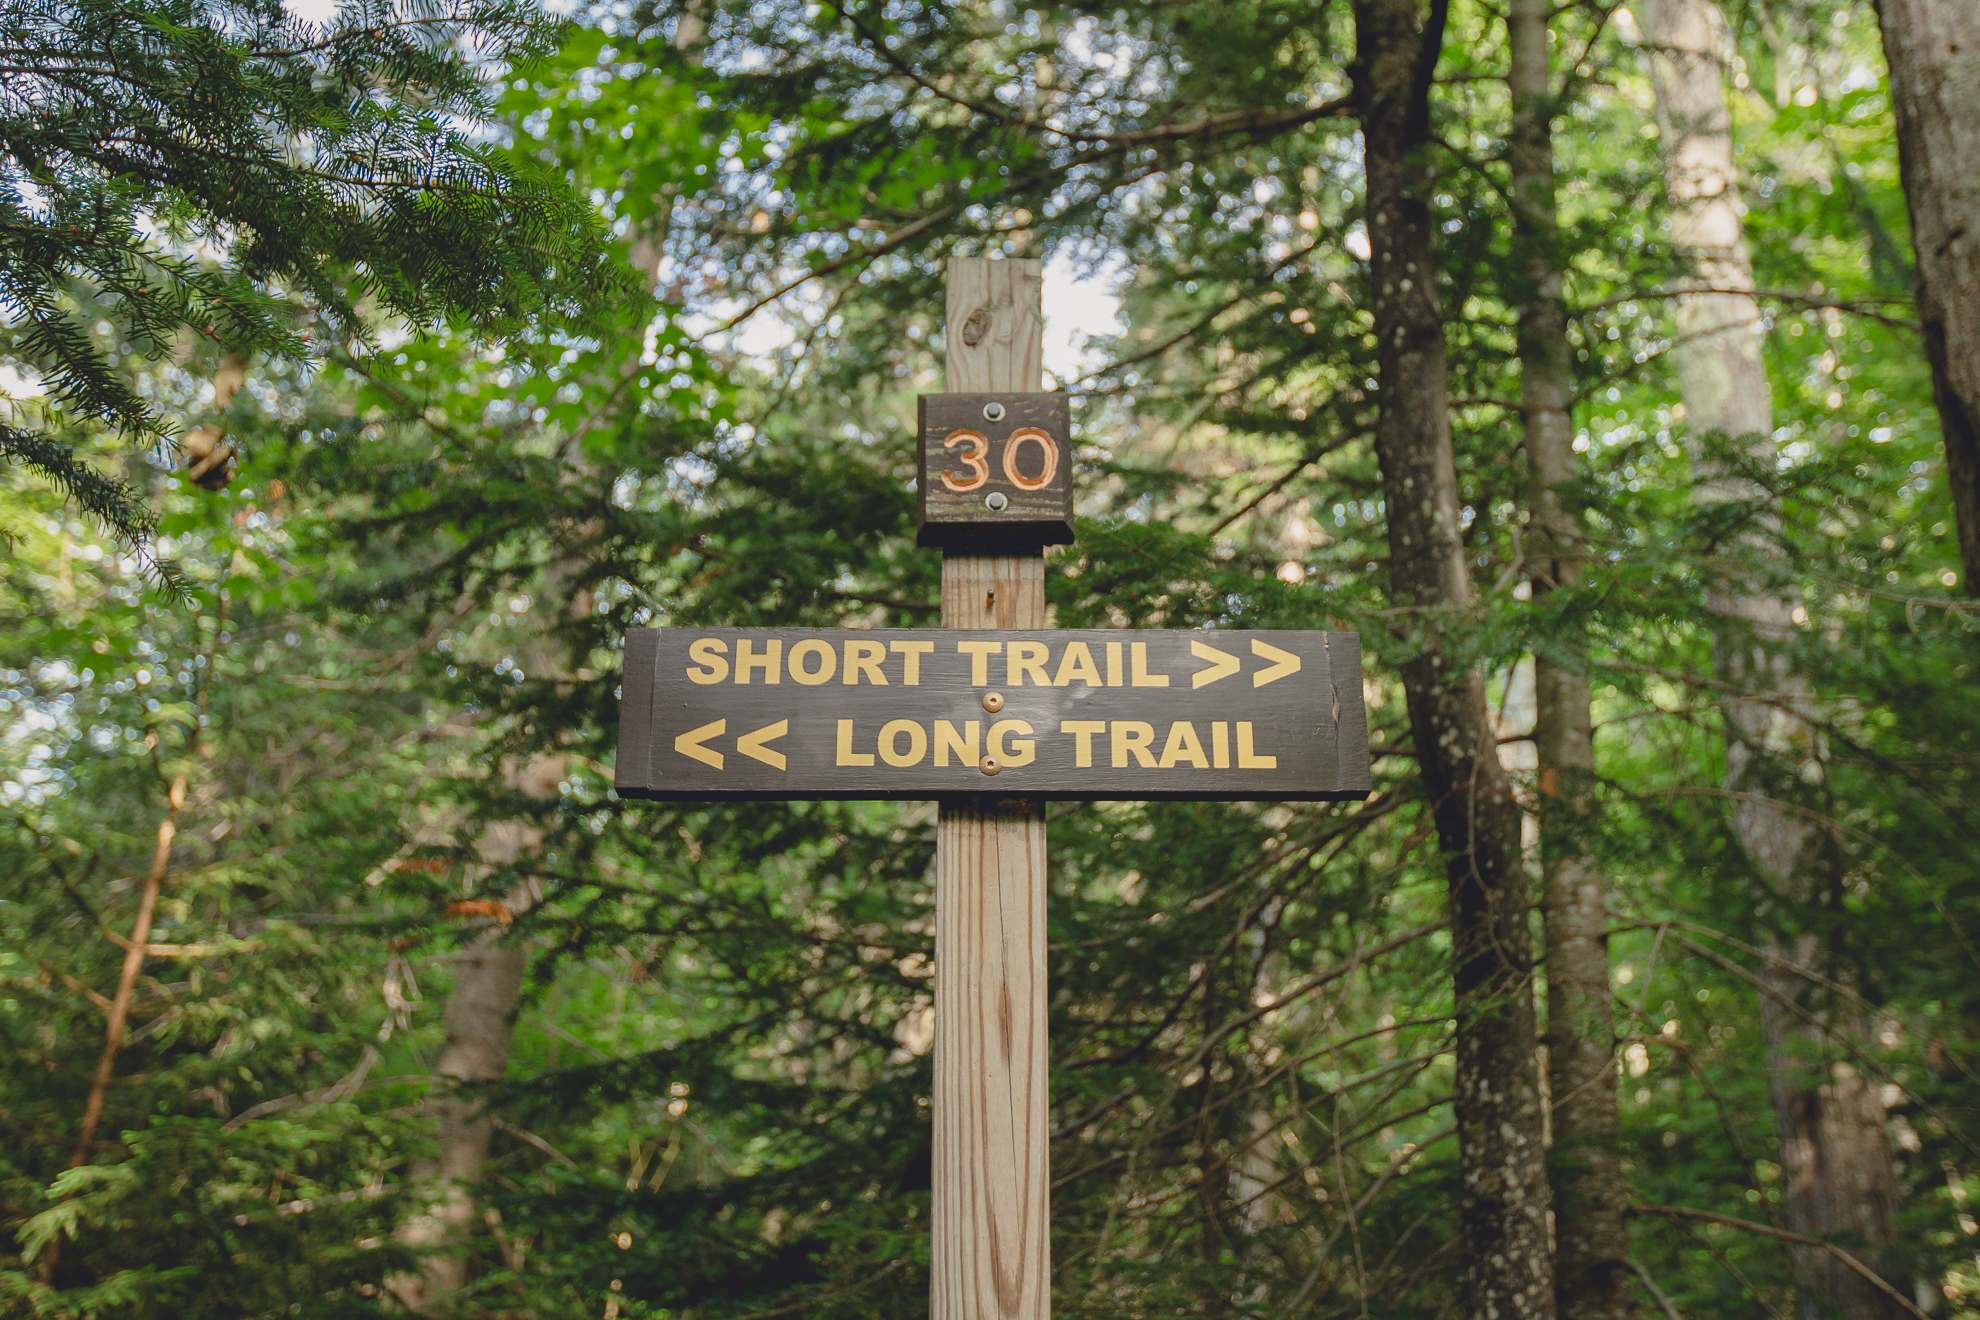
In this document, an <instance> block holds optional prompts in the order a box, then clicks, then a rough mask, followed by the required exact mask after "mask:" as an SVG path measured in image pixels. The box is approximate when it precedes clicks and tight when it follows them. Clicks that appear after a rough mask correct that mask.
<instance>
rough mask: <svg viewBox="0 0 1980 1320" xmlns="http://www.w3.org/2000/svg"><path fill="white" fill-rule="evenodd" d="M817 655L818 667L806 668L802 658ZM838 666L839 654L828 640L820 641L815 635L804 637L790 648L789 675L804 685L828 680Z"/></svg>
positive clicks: (809, 685) (814, 685)
mask: <svg viewBox="0 0 1980 1320" xmlns="http://www.w3.org/2000/svg"><path fill="white" fill-rule="evenodd" d="M811 655H815V656H817V657H818V668H816V669H806V668H805V667H804V658H805V657H806V656H811ZM838 667H839V656H838V653H837V652H836V651H834V650H833V649H832V644H831V643H830V642H821V641H819V640H818V639H817V638H816V637H809V638H806V639H805V640H804V641H802V642H799V643H798V644H797V645H796V646H793V647H792V648H791V677H792V678H793V679H796V680H797V681H798V682H800V683H802V684H804V685H805V686H806V687H817V686H818V685H819V684H820V683H823V682H826V681H827V680H829V679H830V678H831V677H832V675H833V673H834V672H835V671H836V670H837V669H838Z"/></svg>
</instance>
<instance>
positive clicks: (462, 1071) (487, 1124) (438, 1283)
mask: <svg viewBox="0 0 1980 1320" xmlns="http://www.w3.org/2000/svg"><path fill="white" fill-rule="evenodd" d="M566 765H567V761H566V758H564V757H561V756H546V757H538V758H537V759H536V760H534V761H532V762H531V763H530V764H529V765H527V766H526V767H524V768H523V769H522V770H521V772H519V773H510V774H507V775H505V776H504V778H505V779H507V780H508V782H509V784H510V786H511V787H513V788H517V789H520V790H521V791H522V792H523V793H525V794H527V795H529V796H530V797H534V798H539V799H540V798H548V797H554V796H555V795H556V792H557V784H558V781H559V780H560V779H562V777H563V774H564V770H565V768H566ZM542 840H543V831H542V830H540V829H537V828H536V827H535V826H532V825H524V824H522V823H520V822H517V821H498V822H496V823H493V824H490V825H487V826H485V827H484V828H483V830H482V833H481V838H480V840H479V841H478V842H477V844H476V846H475V852H476V855H477V857H478V868H477V869H479V870H480V871H481V872H482V873H483V874H488V873H492V872H495V871H498V870H500V869H501V868H503V867H506V866H510V865H513V864H514V863H515V862H516V861H518V860H520V859H521V858H522V857H523V856H524V855H525V854H526V853H528V852H529V851H531V850H532V849H534V848H535V847H536V846H537V845H538V844H539V843H541V842H542ZM531 901H532V895H531V894H530V893H529V891H528V889H527V887H524V886H518V887H516V888H514V889H512V890H511V891H510V892H509V894H508V896H507V897H506V898H505V900H504V906H505V907H506V908H507V909H508V910H509V912H510V913H511V914H514V915H520V914H521V913H523V912H524V911H527V910H528V908H529V906H530V904H531ZM506 926H507V923H506V922H496V921H493V920H491V921H490V923H489V929H488V930H486V931H484V932H483V933H482V934H481V935H480V936H479V937H478V938H477V939H476V940H475V941H474V943H473V944H472V945H470V946H469V948H468V950H467V952H466V953H465V954H464V955H463V957H462V959H461V961H460V962H458V963H456V964H455V965H454V984H453V988H452V989H451V990H450V991H449V992H448V994H447V1017H446V1027H447V1036H446V1041H445V1043H444V1044H442V1046H441V1047H440V1058H439V1060H438V1061H437V1062H435V1064H434V1065H433V1099H432V1100H431V1101H430V1102H429V1104H428V1110H429V1112H430V1113H432V1114H433V1116H434V1120H435V1124H436V1126H437V1127H438V1129H439V1130H438V1133H437V1136H438V1142H439V1149H438V1151H437V1152H436V1154H435V1157H434V1158H433V1159H431V1160H428V1161H422V1162H421V1164H420V1165H419V1167H418V1168H416V1169H415V1170H414V1171H413V1177H414V1180H415V1181H416V1182H419V1183H422V1184H424V1185H425V1186H426V1188H427V1189H428V1193H429V1199H428V1201H427V1206H426V1212H425V1213H424V1214H421V1215H417V1216H415V1217H414V1218H412V1219H410V1220H408V1221H407V1222H406V1224H405V1225H404V1226H403V1227H402V1228H401V1229H400V1230H399V1239H400V1240H401V1241H403V1242H405V1243H407V1244H408V1245H411V1246H414V1247H420V1248H426V1249H431V1250H433V1252H434V1254H432V1255H429V1256H428V1257H427V1258H426V1259H425V1260H424V1261H423V1262H422V1263H421V1266H420V1272H419V1273H418V1274H417V1275H402V1276H399V1277H397V1278H395V1279H392V1280H390V1281H389V1287H390V1288H391V1290H392V1291H393V1292H394V1293H395V1294H397V1296H398V1298H399V1300H400V1301H401V1302H403V1303H404V1304H405V1306H406V1308H407V1309H408V1310H410V1311H414V1312H416V1313H418V1314H420V1315H430V1316H439V1315H452V1314H454V1313H455V1312H456V1311H457V1310H458V1308H459V1298H460V1293H461V1289H462V1288H463V1287H464V1286H465V1285H466V1283H467V1281H468V1271H467V1264H468V1262H467V1257H466V1255H465V1254H464V1253H463V1250H462V1248H463V1247H464V1243H465V1239H466V1237H467V1235H468V1233H469V1232H471V1229H470V1228H469V1224H470V1222H471V1221H472V1219H473V1217H474V1198H473V1196H472V1195H471V1194H470V1193H469V1191H468V1188H467V1184H469V1183H472V1182H473V1181H474V1180H475V1179H476V1178H477V1177H478V1176H480V1173H481V1166H482V1163H483V1162H484V1161H485V1160H486V1159H487V1158H488V1142H489V1138H490V1137H491V1136H492V1135H493V1134H494V1130H495V1124H494V1120H493V1119H491V1118H488V1117H486V1116H484V1115H483V1114H482V1112H481V1104H480V1101H479V1100H477V1099H475V1098H474V1097H473V1096H471V1095H462V1094H460V1093H459V1091H458V1090H457V1089H456V1088H458V1087H459V1086H460V1085H461V1084H462V1083H470V1084H472V1083H486V1082H498V1081H501V1080H502V1078H503V1077H504V1076H506V1075H507V1073H508V1070H509V1048H510V1045H511V1043H512V1036H513V1028H512V1024H511V1022H510V1016H511V1015H512V1014H513V1013H514V1012H515V1010H516V1002H517V1000H518V999H519V998H520V997H521V994H522V982H523V972H524V970H525V969H526V967H527V966H528V956H529V951H528V949H527V948H526V947H525V946H524V945H523V944H521V943H520V942H513V943H504V942H503V941H502V935H503V931H504V929H505V928H506Z"/></svg>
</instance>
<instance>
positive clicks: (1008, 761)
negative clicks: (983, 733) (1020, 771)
mask: <svg viewBox="0 0 1980 1320" xmlns="http://www.w3.org/2000/svg"><path fill="white" fill-rule="evenodd" d="M1030 732H1031V726H1030V725H1029V724H1026V723H1025V722H1024V721H1023V720H998V721H997V722H996V723H995V724H993V725H991V726H990V755H992V756H994V757H996V758H997V759H998V760H999V761H1002V762H1003V763H1004V764H1005V765H1006V766H1020V765H1030V764H1031V763H1032V762H1033V761H1036V760H1037V759H1038V744H1037V743H1035V742H1033V741H1032V740H1031V739H1029V738H1019V739H1017V740H1016V741H1015V742H1013V743H1012V744H1011V745H1010V746H1009V747H1005V746H1004V735H1005V734H1009V733H1030Z"/></svg>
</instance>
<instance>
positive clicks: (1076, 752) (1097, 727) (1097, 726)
mask: <svg viewBox="0 0 1980 1320" xmlns="http://www.w3.org/2000/svg"><path fill="white" fill-rule="evenodd" d="M1073 645H1075V646H1077V645H1079V643H1077V642H1074V643H1073ZM1106 731H1107V721H1105V720H1060V721H1059V732H1060V733H1070V734H1071V735H1072V736H1073V739H1074V741H1073V764H1074V765H1076V766H1078V767H1079V768H1080V769H1082V770H1087V769H1091V768H1092V766H1093V735H1094V734H1096V733H1105V732H1106Z"/></svg>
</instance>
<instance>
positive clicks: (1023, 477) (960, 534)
mask: <svg viewBox="0 0 1980 1320" xmlns="http://www.w3.org/2000/svg"><path fill="white" fill-rule="evenodd" d="M917 412H918V416H919V418H920V435H921V445H920V469H919V471H920V481H919V483H918V486H917V490H918V495H917V497H916V506H915V526H916V528H917V535H916V538H915V539H916V542H917V544H920V545H924V546H943V547H945V548H949V549H968V548H971V547H975V546H984V547H988V546H992V545H1002V546H1009V545H1012V544H1020V543H1022V544H1028V545H1029V546H1031V547H1032V551H1033V553H1035V552H1036V549H1037V547H1039V546H1047V545H1071V544H1072V541H1073V522H1072V520H1073V499H1072V411H1071V409H1070V407H1069V406H1068V404H1067V402H1066V396H1065V395H1063V394H1023V393H1016V392H1006V393H1003V394H924V395H921V396H920V400H919V403H918V405H917Z"/></svg>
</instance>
